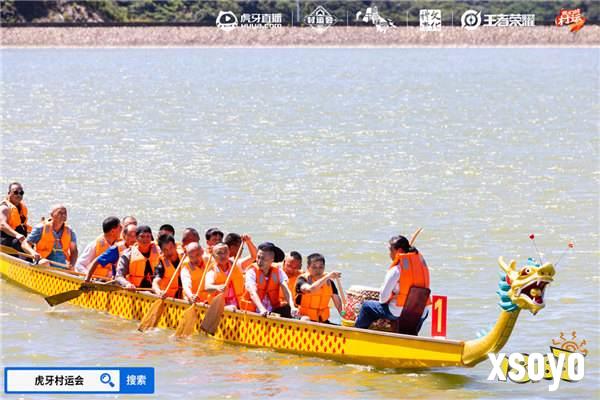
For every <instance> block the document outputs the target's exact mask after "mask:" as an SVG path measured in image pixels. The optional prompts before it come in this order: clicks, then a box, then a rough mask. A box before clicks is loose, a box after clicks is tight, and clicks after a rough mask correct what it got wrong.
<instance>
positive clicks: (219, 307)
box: [200, 293, 225, 335]
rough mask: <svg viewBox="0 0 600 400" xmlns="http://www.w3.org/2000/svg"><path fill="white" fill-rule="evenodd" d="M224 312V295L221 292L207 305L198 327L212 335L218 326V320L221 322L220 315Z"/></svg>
mask: <svg viewBox="0 0 600 400" xmlns="http://www.w3.org/2000/svg"><path fill="white" fill-rule="evenodd" d="M224 312H225V296H223V293H221V294H219V295H217V296H216V297H215V298H214V299H212V301H211V302H210V306H209V307H208V310H206V314H205V315H204V319H203V320H202V324H200V329H202V330H203V331H204V332H206V333H208V334H210V335H214V334H215V332H216V331H217V328H218V327H219V322H221V316H222V315H223V313H224Z"/></svg>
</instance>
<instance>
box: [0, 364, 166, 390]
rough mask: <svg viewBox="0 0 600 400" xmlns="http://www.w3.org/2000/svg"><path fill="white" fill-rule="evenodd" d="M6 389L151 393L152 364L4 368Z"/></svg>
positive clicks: (152, 388)
mask: <svg viewBox="0 0 600 400" xmlns="http://www.w3.org/2000/svg"><path fill="white" fill-rule="evenodd" d="M4 392H5V393H130V394H136V393H138V394H150V393H154V368H130V367H126V368H125V367H114V368H87V367H82V368H34V367H32V368H29V367H7V368H5V369H4Z"/></svg>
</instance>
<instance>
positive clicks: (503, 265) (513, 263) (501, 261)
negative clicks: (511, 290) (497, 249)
mask: <svg viewBox="0 0 600 400" xmlns="http://www.w3.org/2000/svg"><path fill="white" fill-rule="evenodd" d="M498 264H499V265H500V268H502V270H503V271H504V272H505V273H506V275H508V274H509V273H510V272H511V271H515V270H516V269H517V261H516V260H510V265H507V264H506V262H505V261H504V257H502V256H500V257H498Z"/></svg>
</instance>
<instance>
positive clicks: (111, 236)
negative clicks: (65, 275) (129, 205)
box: [75, 217, 123, 277]
mask: <svg viewBox="0 0 600 400" xmlns="http://www.w3.org/2000/svg"><path fill="white" fill-rule="evenodd" d="M122 231H123V225H121V221H120V220H119V218H117V217H107V218H105V219H104V221H102V232H103V234H102V235H100V236H98V237H97V238H96V239H94V240H93V241H91V242H90V243H88V245H87V246H86V247H85V249H84V250H83V252H82V253H81V256H80V257H79V259H78V260H77V264H75V271H77V272H81V273H83V274H87V272H88V271H89V268H90V266H91V264H92V262H93V261H94V260H95V259H96V258H97V257H98V256H99V255H100V254H102V253H104V252H105V251H106V250H107V249H108V248H109V247H110V246H112V245H113V244H115V243H116V241H117V240H119V239H120V238H121V232H122ZM95 275H96V276H103V277H111V276H112V275H113V266H112V264H107V265H102V266H101V267H100V268H96V271H95Z"/></svg>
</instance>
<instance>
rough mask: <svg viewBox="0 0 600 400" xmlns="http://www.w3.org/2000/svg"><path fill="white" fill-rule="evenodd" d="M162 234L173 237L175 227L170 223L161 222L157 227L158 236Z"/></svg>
mask: <svg viewBox="0 0 600 400" xmlns="http://www.w3.org/2000/svg"><path fill="white" fill-rule="evenodd" d="M162 235H171V236H173V237H175V228H173V225H171V224H163V225H161V226H160V228H158V237H160V236H162Z"/></svg>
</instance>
